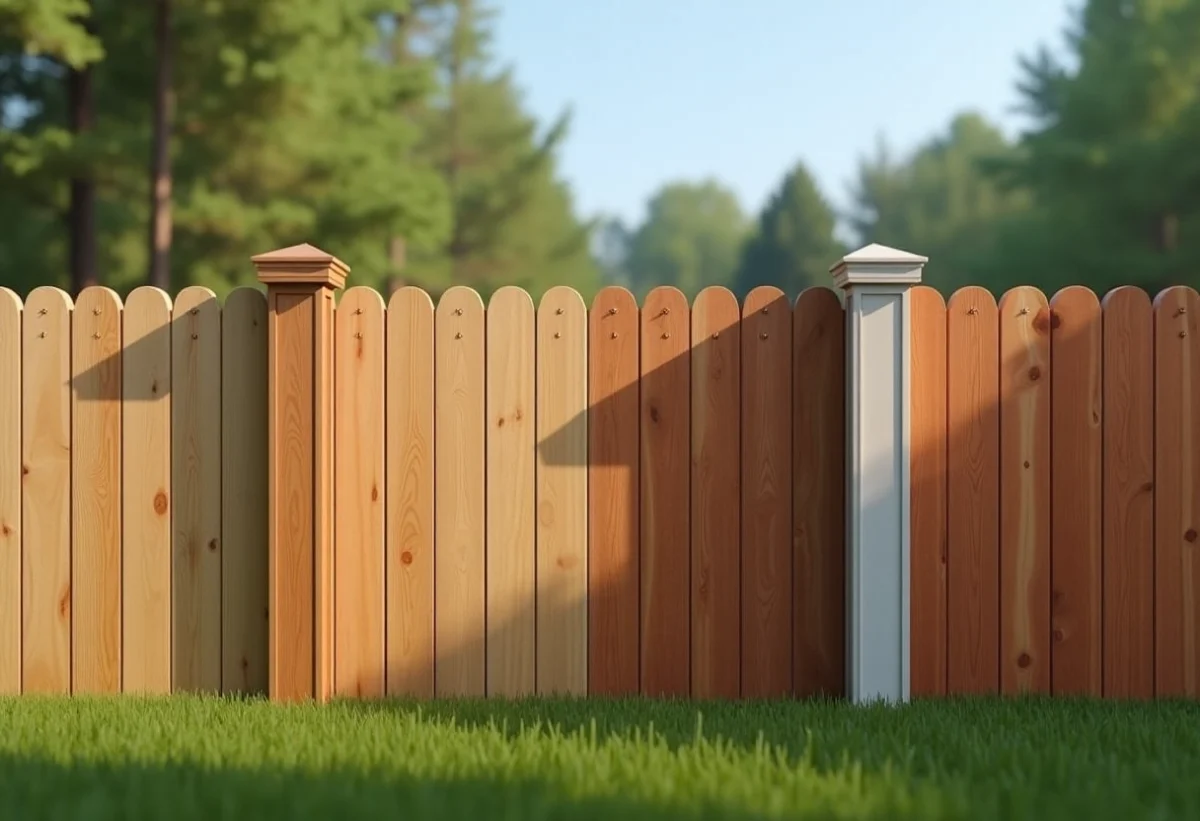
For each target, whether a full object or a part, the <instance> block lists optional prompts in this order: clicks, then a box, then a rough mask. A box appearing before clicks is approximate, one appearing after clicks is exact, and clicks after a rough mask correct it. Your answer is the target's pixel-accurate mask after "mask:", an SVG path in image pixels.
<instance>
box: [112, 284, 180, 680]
mask: <svg viewBox="0 0 1200 821" xmlns="http://www.w3.org/2000/svg"><path fill="white" fill-rule="evenodd" d="M123 324H124V343H123V344H124V347H123V350H122V355H123V356H124V362H123V368H122V378H123V380H124V382H123V386H122V392H123V394H122V398H123V400H124V404H123V407H122V414H123V422H124V425H125V430H126V431H128V432H136V435H127V436H125V437H124V440H123V443H122V468H123V471H124V476H123V487H122V497H121V499H122V504H123V506H124V507H123V512H122V524H123V537H122V542H123V543H122V551H123V556H122V559H123V564H122V581H121V593H122V596H121V606H122V619H121V621H122V632H123V637H122V643H123V652H122V657H121V661H122V682H121V685H122V689H123V690H125V692H128V693H152V694H156V695H163V694H166V693H169V692H171V402H172V396H171V298H170V297H169V296H168V295H167V294H166V292H164V291H161V290H159V289H158V288H151V287H145V286H143V287H140V288H135V289H134V290H133V291H132V292H131V293H130V294H129V298H128V299H127V300H126V303H125V313H124V317H123Z"/></svg>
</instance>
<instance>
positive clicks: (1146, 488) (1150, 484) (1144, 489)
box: [1142, 482, 1154, 493]
mask: <svg viewBox="0 0 1200 821" xmlns="http://www.w3.org/2000/svg"><path fill="white" fill-rule="evenodd" d="M1152 490H1154V483H1153V482H1145V483H1144V484H1143V485H1142V493H1149V492H1150V491H1152Z"/></svg>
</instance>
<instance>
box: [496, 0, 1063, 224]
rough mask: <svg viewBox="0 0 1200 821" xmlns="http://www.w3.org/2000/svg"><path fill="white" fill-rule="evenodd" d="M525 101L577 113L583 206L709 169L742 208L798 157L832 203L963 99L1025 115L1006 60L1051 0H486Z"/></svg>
mask: <svg viewBox="0 0 1200 821" xmlns="http://www.w3.org/2000/svg"><path fill="white" fill-rule="evenodd" d="M497 5H498V7H499V11H500V15H499V18H498V21H497V28H498V31H497V39H496V43H495V50H496V55H497V57H498V58H499V59H500V60H501V61H503V62H504V63H507V64H510V65H512V66H513V68H514V69H515V73H516V80H517V83H518V85H519V86H520V87H521V88H522V90H523V91H524V93H525V102H526V105H527V106H528V107H529V109H530V110H531V111H532V112H533V113H534V114H535V115H536V116H538V117H539V119H541V120H542V121H543V122H544V123H548V122H549V121H550V120H551V119H552V118H553V117H555V116H556V115H557V114H558V113H559V112H560V111H562V110H563V108H564V107H565V106H570V107H571V108H572V110H573V120H572V129H571V134H570V136H569V137H568V140H567V143H566V145H565V147H564V149H563V151H562V154H561V169H562V173H563V175H564V176H565V178H566V179H567V180H569V182H570V183H571V186H572V189H573V191H574V194H575V199H576V203H577V204H578V206H579V209H580V211H581V212H582V213H583V214H584V215H588V216H590V215H592V214H595V213H597V212H605V213H610V214H616V215H619V216H621V217H622V218H624V219H625V220H627V221H628V222H631V223H633V222H636V221H637V220H638V219H640V217H641V215H642V214H643V211H644V203H645V201H646V198H647V196H648V195H650V194H651V193H652V192H653V191H654V190H655V189H656V188H657V187H658V186H659V185H661V184H662V183H664V182H666V181H669V180H674V179H702V178H704V177H709V176H712V177H716V178H717V179H720V180H721V181H723V182H724V183H726V184H727V185H729V186H730V187H731V188H732V189H733V190H734V191H735V192H736V193H737V194H738V196H739V198H740V199H741V201H742V207H743V208H744V209H746V210H747V211H748V212H755V211H757V210H758V208H759V207H760V206H761V205H762V203H763V201H764V200H765V198H766V197H767V195H768V194H769V193H770V191H771V189H772V188H773V187H774V186H775V185H776V184H777V183H778V182H779V180H780V178H781V177H782V176H783V173H784V172H785V170H786V169H787V168H788V167H789V166H790V165H791V164H793V163H794V162H796V161H797V160H803V161H804V162H805V163H807V164H808V166H809V168H810V169H811V170H812V171H813V173H814V174H815V175H816V177H817V179H818V181H819V183H820V184H821V186H822V190H823V191H824V192H825V193H826V195H827V196H829V197H830V199H831V200H832V201H833V202H834V204H835V205H837V206H839V207H841V206H843V205H845V203H846V201H847V197H846V190H847V185H848V183H849V182H850V180H851V179H852V178H853V175H854V173H855V169H856V167H857V163H858V159H859V158H860V157H861V156H862V155H863V154H866V153H870V152H872V151H873V149H874V146H875V144H876V141H877V138H878V137H879V136H880V135H884V136H886V138H887V139H888V141H889V143H890V144H891V145H892V146H893V147H894V148H895V149H897V150H898V151H907V150H909V149H911V148H912V147H913V146H915V145H916V144H917V143H919V142H920V141H922V140H924V139H925V138H927V137H929V136H930V135H931V134H933V133H934V132H936V131H939V130H941V129H943V128H945V126H946V125H947V123H948V122H949V120H950V118H951V117H952V116H953V115H954V114H955V113H957V112H959V111H963V110H966V109H973V110H976V111H979V112H981V113H983V114H985V115H986V116H987V117H989V119H992V120H993V121H994V122H998V123H999V124H1000V125H1002V126H1003V127H1004V129H1005V131H1006V132H1007V133H1009V134H1016V133H1017V132H1018V131H1019V129H1020V127H1021V124H1022V123H1021V119H1020V117H1019V115H1017V114H1016V113H1015V112H1013V111H1012V108H1013V106H1014V105H1015V103H1016V102H1017V94H1016V89H1015V81H1016V79H1017V77H1018V70H1017V58H1018V56H1019V55H1021V54H1028V53H1031V52H1032V51H1033V50H1034V49H1035V48H1036V47H1037V46H1038V45H1039V44H1046V45H1049V46H1051V47H1053V48H1056V49H1057V48H1058V47H1059V46H1060V45H1061V42H1062V36H1061V34H1062V30H1063V27H1064V26H1065V25H1066V23H1067V22H1068V8H1069V7H1072V8H1073V7H1074V6H1075V3H1070V4H1068V3H1066V2H1064V0H726V1H725V2H720V1H719V0H600V1H599V2H591V0H497Z"/></svg>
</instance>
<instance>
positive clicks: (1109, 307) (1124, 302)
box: [1100, 285, 1154, 315]
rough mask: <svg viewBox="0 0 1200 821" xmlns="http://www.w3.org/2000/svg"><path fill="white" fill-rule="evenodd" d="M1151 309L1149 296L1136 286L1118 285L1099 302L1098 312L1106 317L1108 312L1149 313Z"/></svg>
mask: <svg viewBox="0 0 1200 821" xmlns="http://www.w3.org/2000/svg"><path fill="white" fill-rule="evenodd" d="M1153 307H1154V305H1153V303H1152V302H1151V301H1150V295H1149V294H1148V293H1146V291H1145V290H1144V289H1143V288H1140V287H1138V286H1137V285H1118V286H1117V287H1116V288H1113V289H1112V290H1111V291H1109V292H1108V293H1107V294H1105V295H1104V298H1103V299H1101V300H1100V310H1102V311H1103V312H1104V313H1105V314H1106V315H1107V314H1108V313H1109V312H1110V311H1150V310H1152V309H1153Z"/></svg>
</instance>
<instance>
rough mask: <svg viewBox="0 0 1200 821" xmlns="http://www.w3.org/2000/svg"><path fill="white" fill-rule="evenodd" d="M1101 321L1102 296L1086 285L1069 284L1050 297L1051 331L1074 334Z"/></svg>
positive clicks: (1055, 334) (1059, 334) (1060, 333)
mask: <svg viewBox="0 0 1200 821" xmlns="http://www.w3.org/2000/svg"><path fill="white" fill-rule="evenodd" d="M1099 322H1100V297H1098V296H1097V295H1096V292H1095V291H1093V290H1092V289H1091V288H1088V287H1087V286H1086V285H1068V286H1067V287H1065V288H1061V289H1059V290H1058V291H1057V292H1055V294H1054V296H1052V297H1050V333H1051V336H1055V337H1061V336H1062V335H1063V334H1068V335H1073V334H1076V333H1078V332H1079V331H1081V330H1083V329H1084V328H1086V327H1087V326H1088V325H1094V324H1097V323H1099Z"/></svg>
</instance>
